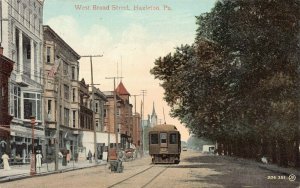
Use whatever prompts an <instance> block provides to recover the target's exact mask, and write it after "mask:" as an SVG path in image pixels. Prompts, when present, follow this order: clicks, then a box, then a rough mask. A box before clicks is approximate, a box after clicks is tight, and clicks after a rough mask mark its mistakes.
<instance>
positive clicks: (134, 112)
mask: <svg viewBox="0 0 300 188" xmlns="http://www.w3.org/2000/svg"><path fill="white" fill-rule="evenodd" d="M131 96H134V114H136V96H140V95H131Z"/></svg>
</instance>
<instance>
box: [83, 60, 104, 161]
mask: <svg viewBox="0 0 300 188" xmlns="http://www.w3.org/2000/svg"><path fill="white" fill-rule="evenodd" d="M80 57H89V58H90V63H91V85H92V111H93V120H92V122H93V128H94V150H95V163H98V150H97V132H96V123H95V100H94V81H93V57H103V55H84V56H80Z"/></svg>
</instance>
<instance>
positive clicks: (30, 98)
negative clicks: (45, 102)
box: [23, 93, 41, 120]
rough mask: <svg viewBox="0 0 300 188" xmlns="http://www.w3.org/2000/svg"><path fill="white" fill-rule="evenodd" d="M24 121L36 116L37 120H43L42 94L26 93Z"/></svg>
mask: <svg viewBox="0 0 300 188" xmlns="http://www.w3.org/2000/svg"><path fill="white" fill-rule="evenodd" d="M23 97H24V119H30V116H35V118H36V120H41V94H37V93H24V94H23Z"/></svg>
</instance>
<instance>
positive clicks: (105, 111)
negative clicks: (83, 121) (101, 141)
mask: <svg viewBox="0 0 300 188" xmlns="http://www.w3.org/2000/svg"><path fill="white" fill-rule="evenodd" d="M107 112H108V109H104V114H103V117H106V116H107Z"/></svg>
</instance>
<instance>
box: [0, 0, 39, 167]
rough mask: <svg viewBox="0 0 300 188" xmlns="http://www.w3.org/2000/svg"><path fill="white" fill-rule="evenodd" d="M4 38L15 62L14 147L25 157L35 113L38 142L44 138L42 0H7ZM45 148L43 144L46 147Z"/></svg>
mask: <svg viewBox="0 0 300 188" xmlns="http://www.w3.org/2000/svg"><path fill="white" fill-rule="evenodd" d="M0 3H1V5H2V11H1V18H2V28H1V31H2V33H1V34H2V37H1V39H2V41H1V45H2V47H3V48H4V55H5V56H6V57H8V58H10V59H11V60H13V61H14V62H15V64H14V70H13V72H12V75H11V80H10V114H11V115H12V116H13V120H12V124H11V126H10V128H11V133H10V134H11V136H12V139H11V149H12V152H11V153H12V154H13V155H20V156H21V157H23V158H24V161H25V157H26V156H28V153H29V151H30V150H31V148H32V146H30V144H31V143H32V138H31V125H30V119H29V118H30V116H35V117H36V122H37V125H36V126H35V127H36V128H35V145H36V146H39V147H41V146H42V145H43V140H44V125H43V116H42V96H43V87H42V80H43V79H42V71H41V70H42V65H43V63H42V46H43V43H42V41H43V29H42V24H43V1H42V0H26V1H24V0H22V1H21V0H4V1H0ZM43 149H44V148H43Z"/></svg>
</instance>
